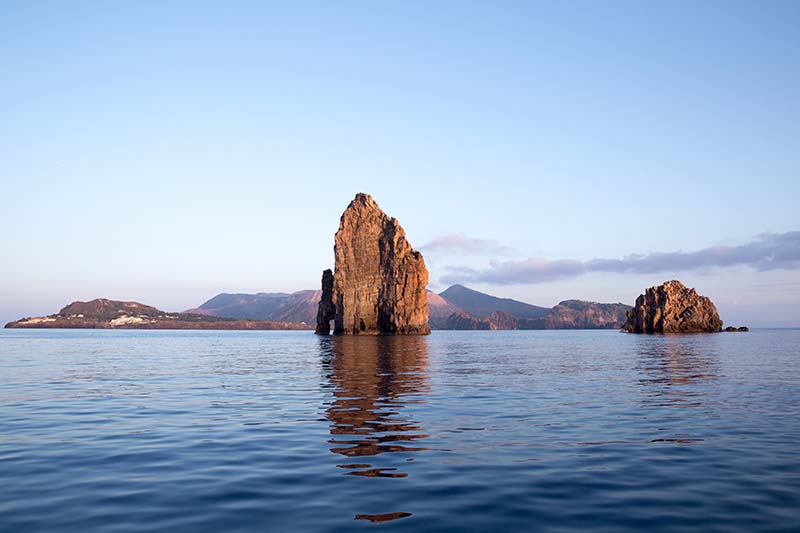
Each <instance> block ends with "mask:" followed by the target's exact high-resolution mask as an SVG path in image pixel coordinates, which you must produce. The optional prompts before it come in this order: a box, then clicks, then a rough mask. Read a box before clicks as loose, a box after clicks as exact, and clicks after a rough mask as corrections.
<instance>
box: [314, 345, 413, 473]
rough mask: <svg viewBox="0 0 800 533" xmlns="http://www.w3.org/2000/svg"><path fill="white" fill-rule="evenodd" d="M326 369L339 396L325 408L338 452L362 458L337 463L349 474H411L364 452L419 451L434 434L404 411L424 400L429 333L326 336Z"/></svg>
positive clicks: (329, 379) (324, 363)
mask: <svg viewBox="0 0 800 533" xmlns="http://www.w3.org/2000/svg"><path fill="white" fill-rule="evenodd" d="M320 349H321V354H322V364H323V370H324V371H325V374H326V380H327V385H328V386H329V387H331V388H333V395H332V396H333V398H332V401H331V403H330V405H329V406H328V407H327V409H326V410H325V414H326V416H327V418H328V420H330V422H331V426H330V433H331V437H332V438H331V439H330V440H329V441H328V442H329V443H330V444H331V445H332V446H331V451H332V452H333V453H337V454H341V455H343V456H345V457H353V458H356V457H358V458H362V459H361V461H362V462H358V463H348V464H340V465H337V466H338V467H340V468H343V469H347V470H348V472H347V474H348V475H354V476H365V477H406V476H407V475H408V474H407V473H405V472H401V471H399V470H398V469H397V468H393V467H392V468H387V467H383V468H380V467H375V466H374V465H372V464H369V463H366V462H363V457H370V456H377V455H379V454H383V453H388V452H406V453H410V452H418V451H422V450H425V449H426V448H424V447H421V446H418V445H415V443H416V442H417V441H419V440H421V439H425V438H426V437H427V436H428V435H426V434H424V433H423V432H422V431H423V429H422V427H421V426H420V425H419V423H418V422H417V421H416V420H413V418H412V417H411V416H409V415H407V414H404V410H405V409H406V408H408V407H409V406H411V405H413V404H419V403H423V402H424V400H423V399H422V396H423V395H424V394H425V393H426V392H427V391H428V390H429V386H428V383H427V377H426V372H427V364H428V345H427V341H426V339H425V338H424V337H325V338H321V339H320Z"/></svg>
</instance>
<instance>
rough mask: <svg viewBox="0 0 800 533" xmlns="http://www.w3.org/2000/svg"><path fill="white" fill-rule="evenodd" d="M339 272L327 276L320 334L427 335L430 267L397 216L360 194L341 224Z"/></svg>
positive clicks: (337, 237)
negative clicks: (407, 235)
mask: <svg viewBox="0 0 800 533" xmlns="http://www.w3.org/2000/svg"><path fill="white" fill-rule="evenodd" d="M334 241H335V244H334V248H333V249H334V260H335V265H334V266H335V268H334V271H333V273H331V271H330V270H325V271H324V272H323V274H322V297H321V299H320V302H319V310H318V312H317V327H316V329H315V332H316V333H317V334H320V335H327V334H329V333H330V331H331V326H330V322H331V320H333V322H334V328H333V333H334V335H427V334H428V333H430V331H431V330H430V326H429V325H428V301H427V291H426V286H427V285H428V269H427V268H426V267H425V260H424V259H423V258H422V254H421V253H419V252H418V251H416V250H414V249H413V248H412V247H411V244H410V243H409V242H408V240H406V233H405V230H403V228H402V227H401V226H400V223H399V222H398V221H397V219H396V218H392V217H390V216H388V215H387V214H386V213H384V212H383V211H382V210H381V209H380V207H378V204H377V203H376V202H375V200H373V198H372V196H370V195H368V194H365V193H358V194H357V195H356V197H355V198H354V199H353V201H352V202H350V205H348V206H347V209H345V211H344V213H343V214H342V217H341V219H340V220H339V230H338V231H337V232H336V235H335V237H334Z"/></svg>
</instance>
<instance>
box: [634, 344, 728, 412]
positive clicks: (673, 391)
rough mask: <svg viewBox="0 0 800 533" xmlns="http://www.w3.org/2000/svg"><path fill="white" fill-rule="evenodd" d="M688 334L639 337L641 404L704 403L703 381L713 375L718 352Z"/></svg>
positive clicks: (680, 404)
mask: <svg viewBox="0 0 800 533" xmlns="http://www.w3.org/2000/svg"><path fill="white" fill-rule="evenodd" d="M697 341H698V339H697V338H694V336H691V335H665V336H659V337H647V338H644V339H643V344H644V346H643V347H642V349H641V350H640V354H641V356H642V357H641V364H640V368H639V370H640V372H641V373H642V374H643V376H644V377H642V378H641V379H640V380H639V382H640V383H641V384H642V385H644V386H645V387H646V392H647V396H646V398H645V400H644V403H645V404H649V405H655V406H673V407H701V406H703V405H704V402H703V398H704V397H705V392H704V387H703V385H705V384H706V383H708V382H710V381H714V380H716V379H717V376H718V374H719V365H720V363H719V355H718V354H717V353H716V352H714V351H713V350H712V351H709V349H708V343H707V342H706V343H699V342H697Z"/></svg>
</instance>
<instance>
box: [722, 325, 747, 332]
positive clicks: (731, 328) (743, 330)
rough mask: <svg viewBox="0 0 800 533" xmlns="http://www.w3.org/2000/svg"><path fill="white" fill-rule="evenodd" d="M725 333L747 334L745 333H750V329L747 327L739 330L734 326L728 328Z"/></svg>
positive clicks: (741, 327)
mask: <svg viewBox="0 0 800 533" xmlns="http://www.w3.org/2000/svg"><path fill="white" fill-rule="evenodd" d="M723 331H726V332H728V333H731V332H745V331H750V328H748V327H747V326H740V327H738V328H736V327H734V326H728V327H727V328H725V329H724V330H723Z"/></svg>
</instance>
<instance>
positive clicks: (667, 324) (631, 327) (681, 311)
mask: <svg viewBox="0 0 800 533" xmlns="http://www.w3.org/2000/svg"><path fill="white" fill-rule="evenodd" d="M622 331H626V332H628V333H715V332H718V331H722V320H720V318H719V314H718V313H717V308H716V307H715V306H714V304H713V303H712V302H711V300H710V299H709V298H707V297H706V296H700V295H699V294H697V291H695V290H694V289H690V288H688V287H686V286H684V285H683V283H681V282H680V281H677V280H672V281H667V282H666V283H664V284H663V285H659V286H657V287H650V288H649V289H647V290H646V291H645V293H644V294H642V295H640V296H639V297H638V298H637V299H636V304H635V305H634V306H633V309H631V310H630V311H628V319H627V321H626V322H625V324H624V325H623V326H622Z"/></svg>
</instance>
